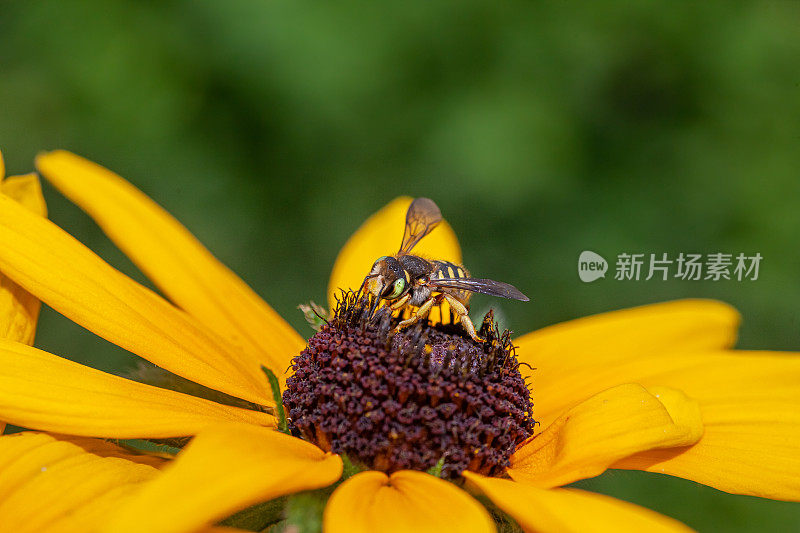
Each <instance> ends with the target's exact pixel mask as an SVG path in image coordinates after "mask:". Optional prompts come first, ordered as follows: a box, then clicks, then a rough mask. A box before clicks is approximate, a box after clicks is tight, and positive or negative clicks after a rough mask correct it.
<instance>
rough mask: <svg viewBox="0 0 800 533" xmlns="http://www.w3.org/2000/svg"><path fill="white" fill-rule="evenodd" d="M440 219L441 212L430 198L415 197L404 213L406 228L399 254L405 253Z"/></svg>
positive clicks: (431, 229)
mask: <svg viewBox="0 0 800 533" xmlns="http://www.w3.org/2000/svg"><path fill="white" fill-rule="evenodd" d="M441 221H442V213H441V211H439V208H438V207H437V205H436V203H434V201H433V200H431V199H430V198H416V199H415V200H414V201H413V202H411V205H410V206H409V207H408V212H407V213H406V230H405V233H404V234H403V243H402V244H401V245H400V252H399V255H403V254H407V253H408V252H410V251H411V249H412V248H414V246H416V245H417V243H418V242H419V241H420V240H421V239H422V238H423V237H424V236H425V235H427V234H428V233H430V232H431V231H433V228H435V227H436V226H437V225H438V224H439V222H441Z"/></svg>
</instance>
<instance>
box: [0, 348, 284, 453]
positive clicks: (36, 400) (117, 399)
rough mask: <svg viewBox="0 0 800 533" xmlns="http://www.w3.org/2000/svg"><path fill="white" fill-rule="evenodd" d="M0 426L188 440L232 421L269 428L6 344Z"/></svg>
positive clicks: (221, 408) (260, 419) (239, 412)
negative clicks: (203, 430) (0, 422)
mask: <svg viewBox="0 0 800 533" xmlns="http://www.w3.org/2000/svg"><path fill="white" fill-rule="evenodd" d="M0 419H2V420H5V421H6V422H9V423H12V424H16V425H19V426H24V427H29V428H34V429H41V430H46V431H55V432H60V433H69V434H72V435H87V436H99V437H116V438H135V437H153V438H155V437H175V436H181V435H193V434H195V433H197V432H198V431H199V430H201V429H202V428H204V427H206V426H208V425H210V424H214V423H219V422H220V421H231V420H235V421H246V422H249V423H252V424H265V425H274V418H273V417H272V416H270V415H267V414H266V413H261V412H256V411H249V410H246V409H240V408H236V407H229V406H225V405H220V404H218V403H215V402H211V401H208V400H203V399H201V398H195V397H194V396H189V395H186V394H181V393H178V392H174V391H170V390H166V389H160V388H157V387H152V386H150V385H145V384H143V383H136V382H134V381H130V380H127V379H124V378H121V377H118V376H112V375H111V374H106V373H104V372H100V371H99V370H95V369H92V368H89V367H86V366H83V365H80V364H78V363H75V362H72V361H69V360H67V359H63V358H61V357H57V356H55V355H53V354H49V353H47V352H43V351H41V350H37V349H36V348H31V347H30V346H25V345H23V344H20V343H15V342H10V341H3V340H0Z"/></svg>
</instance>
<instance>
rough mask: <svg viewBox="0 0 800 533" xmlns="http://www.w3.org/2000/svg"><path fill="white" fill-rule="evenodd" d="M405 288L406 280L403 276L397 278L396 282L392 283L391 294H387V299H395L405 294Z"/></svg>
mask: <svg viewBox="0 0 800 533" xmlns="http://www.w3.org/2000/svg"><path fill="white" fill-rule="evenodd" d="M405 288H406V280H404V279H403V278H398V279H396V280H395V282H394V283H393V284H392V292H391V294H389V296H386V299H387V300H394V299H395V298H397V297H398V296H400V295H401V294H403V289H405Z"/></svg>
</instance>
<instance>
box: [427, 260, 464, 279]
mask: <svg viewBox="0 0 800 533" xmlns="http://www.w3.org/2000/svg"><path fill="white" fill-rule="evenodd" d="M433 265H434V269H433V272H432V273H431V279H445V278H449V279H461V278H468V277H469V272H467V271H466V270H465V269H464V267H462V266H460V265H457V264H455V263H451V262H450V261H433Z"/></svg>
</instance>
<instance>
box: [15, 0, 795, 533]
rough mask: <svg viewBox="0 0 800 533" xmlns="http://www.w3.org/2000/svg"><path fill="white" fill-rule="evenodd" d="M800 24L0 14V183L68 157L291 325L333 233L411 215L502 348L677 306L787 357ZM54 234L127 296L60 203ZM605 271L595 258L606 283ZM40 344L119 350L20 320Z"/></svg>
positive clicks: (159, 8) (476, 6)
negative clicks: (483, 279) (497, 324)
mask: <svg viewBox="0 0 800 533" xmlns="http://www.w3.org/2000/svg"><path fill="white" fill-rule="evenodd" d="M798 20H800V3H797V2H788V1H787V2H774V3H766V2H765V3H740V2H706V3H702V4H701V3H673V2H635V1H615V2H604V3H602V5H601V4H599V3H579V4H572V3H550V4H533V3H525V4H519V5H513V6H511V5H505V4H499V3H497V4H495V3H483V2H469V1H466V2H465V1H461V2H457V3H456V2H453V3H436V4H432V3H430V2H421V1H418V2H403V3H398V4H387V5H378V4H375V3H368V2H363V3H350V2H338V3H335V4H323V3H316V4H306V3H284V2H245V1H220V0H217V1H207V0H203V1H165V2H153V1H150V2H133V1H128V2H108V1H99V0H95V1H60V2H56V1H50V2H40V1H31V2H9V1H5V2H0V68H2V70H1V71H0V109H2V112H0V148H2V150H3V152H4V155H5V158H6V163H7V166H8V168H9V171H10V172H12V173H21V172H26V171H30V170H31V169H32V162H33V157H34V156H35V154H36V153H37V152H38V151H40V150H46V149H53V148H67V149H70V150H72V151H75V152H77V153H79V154H81V155H84V156H86V157H89V158H90V159H93V160H95V161H97V162H99V163H102V164H104V165H105V166H107V167H109V168H111V169H113V170H115V171H117V172H118V173H120V174H121V175H123V176H125V177H126V178H128V179H129V180H131V181H132V182H133V183H134V184H136V185H137V186H138V187H140V188H141V189H143V190H144V191H145V192H146V193H147V194H149V195H150V196H151V197H153V198H154V199H156V200H157V201H158V202H159V203H161V204H162V205H163V206H165V207H166V208H167V209H168V210H169V211H170V212H171V213H173V214H174V215H175V216H176V217H177V218H178V219H180V220H181V221H182V222H184V223H185V224H186V225H187V226H188V227H189V228H190V229H191V230H192V231H193V232H194V233H195V234H196V235H197V236H198V237H199V238H200V239H201V240H202V241H203V242H204V243H205V244H206V245H207V246H208V247H209V248H210V249H211V250H212V251H213V252H214V253H215V254H216V255H217V256H218V257H219V258H220V259H222V260H223V261H224V262H225V263H227V264H228V265H230V266H231V267H232V268H233V269H234V270H235V271H236V272H238V273H239V274H241V275H242V276H243V277H244V279H246V280H247V281H248V282H249V283H250V284H251V285H252V286H253V287H254V288H255V289H256V290H257V291H258V292H259V293H260V294H262V295H263V296H264V297H265V298H266V299H267V300H268V301H269V302H270V303H271V304H272V305H273V306H274V307H275V308H276V309H277V310H278V311H279V312H280V313H281V314H283V315H284V316H286V317H288V319H289V320H290V322H291V323H292V324H294V325H295V326H296V327H297V328H298V329H299V331H301V332H302V333H303V334H305V335H308V334H309V333H310V332H311V330H310V329H309V328H308V327H307V326H306V324H305V322H304V320H303V319H302V316H301V314H300V313H299V312H298V311H297V310H296V306H297V304H298V303H301V302H306V301H308V300H311V299H314V300H316V301H318V302H323V301H324V291H325V288H326V285H327V277H328V273H329V269H330V267H331V265H332V262H333V260H334V258H335V257H336V254H337V252H338V250H339V247H340V246H341V245H342V244H343V243H344V241H345V240H346V238H347V237H348V236H349V234H350V233H351V232H352V231H353V230H354V229H355V228H356V227H357V226H358V225H359V224H360V223H361V221H362V220H363V219H364V218H365V217H367V216H368V215H369V214H370V213H372V212H373V211H375V210H376V209H378V208H379V207H381V206H382V205H384V204H385V203H386V202H387V201H389V200H390V199H392V198H393V197H395V196H397V195H401V194H407V195H414V196H421V195H425V196H430V197H431V198H434V199H435V200H436V201H437V202H438V203H439V205H440V206H441V208H442V211H443V213H444V215H445V217H446V218H447V219H448V220H449V221H450V222H451V224H452V225H453V226H454V227H455V229H456V231H457V232H458V234H459V236H460V238H461V242H462V245H463V249H464V259H465V262H466V264H467V265H468V267H469V268H470V269H471V270H472V271H473V272H474V273H476V274H480V275H485V276H487V277H493V278H495V279H500V280H507V281H510V282H513V283H514V284H516V285H518V286H519V287H520V288H522V289H523V290H524V291H525V292H526V293H528V294H529V295H531V296H532V297H533V302H531V303H528V304H521V303H513V302H506V301H497V300H494V301H490V300H489V299H488V298H480V297H478V298H476V299H475V301H474V305H473V310H474V311H475V312H476V313H475V314H476V315H477V314H478V313H480V312H482V311H485V310H486V309H487V308H488V306H489V305H493V306H495V307H498V308H499V309H500V312H501V316H502V318H503V321H504V323H505V324H506V325H507V326H508V327H509V328H511V329H513V330H515V331H517V332H519V333H524V332H526V331H528V330H530V329H533V328H538V327H541V326H544V325H547V324H551V323H553V322H557V321H560V320H564V319H569V318H574V317H578V316H582V315H586V314H591V313H596V312H601V311H606V310H611V309H617V308H621V307H625V306H631V305H638V304H643V303H648V302H656V301H661V300H668V299H674V298H682V297H687V296H701V297H712V298H719V299H722V300H725V301H727V302H730V303H732V304H733V305H735V306H736V307H738V308H739V309H740V310H741V312H742V313H743V315H744V324H743V327H742V330H741V341H740V346H741V347H744V348H768V349H800V333H798V323H799V320H800V314H799V313H798V310H797V302H798V300H799V299H800V276H799V275H798V273H799V272H800V269H798V266H799V265H798V253H797V229H798V227H800V209H799V207H800V179H798V169H799V168H800V150H799V149H798V147H799V145H800V120H798V118H799V117H800V113H798V111H800V98H798V96H799V95H800V72H798V67H799V66H800V62H798V59H800V32H798ZM46 194H47V199H48V202H49V205H50V209H51V217H52V219H54V220H55V221H56V222H57V223H59V224H60V225H61V226H63V227H64V228H66V229H67V230H68V231H70V232H71V233H73V234H74V235H76V236H77V237H78V238H80V239H81V240H82V241H83V242H85V243H87V244H88V245H89V246H90V247H92V248H93V249H94V250H95V251H97V252H99V253H100V254H101V255H102V256H103V257H105V258H107V259H108V260H109V261H111V262H112V263H113V264H114V265H116V266H118V267H119V268H121V269H122V270H124V271H125V272H127V273H130V274H131V275H133V276H134V277H136V278H137V279H139V280H142V281H144V280H143V278H142V276H141V275H140V274H139V273H138V272H137V271H136V270H135V269H134V268H133V266H132V265H131V263H130V262H129V261H127V260H126V259H125V258H124V257H123V256H122V255H121V254H120V253H119V252H118V251H117V250H116V249H115V248H114V247H113V246H112V245H111V244H110V243H109V241H108V240H107V239H105V238H104V236H103V235H102V234H101V232H100V231H99V230H98V229H97V227H96V226H95V225H94V224H93V223H92V222H91V221H90V220H89V219H88V218H87V217H85V216H84V215H83V214H82V213H81V212H80V211H79V210H78V209H77V208H75V207H74V206H72V205H70V204H68V203H67V202H66V201H65V200H64V199H63V198H61V197H60V196H58V194H57V193H55V192H54V191H53V190H52V189H50V188H48V189H47V190H46ZM585 249H589V250H594V251H596V252H599V253H601V254H603V255H605V256H606V258H607V259H609V260H610V261H612V262H613V260H614V257H615V256H616V255H617V254H618V253H621V252H637V253H638V252H640V253H651V252H652V253H662V252H668V253H670V254H671V255H676V254H677V253H679V252H701V253H710V252H728V253H734V254H736V253H739V252H745V253H747V254H752V253H755V252H759V253H761V254H762V256H763V257H764V259H763V261H762V265H761V272H760V277H759V279H758V280H757V281H742V282H738V281H719V282H710V281H709V282H690V281H679V280H672V281H661V280H651V281H638V282H637V281H626V282H623V281H615V280H614V279H613V276H609V277H607V278H606V279H604V280H598V281H597V282H595V283H592V284H585V283H582V282H581V281H579V279H578V276H577V272H576V262H577V257H578V254H579V253H580V252H581V251H582V250H585ZM612 268H613V265H612ZM38 345H39V346H41V347H42V348H44V349H47V350H50V351H54V352H55V353H59V354H63V355H65V356H68V357H70V358H73V359H75V360H79V361H82V362H87V363H89V364H91V365H93V366H96V367H99V368H102V369H105V370H112V371H119V370H120V369H124V368H127V367H130V366H131V364H132V361H133V359H132V357H131V356H130V355H129V354H127V353H126V352H124V351H122V350H120V349H118V348H115V347H113V346H111V345H109V344H108V343H105V342H104V341H101V340H99V339H97V338H96V337H94V336H93V335H91V334H88V333H86V332H85V331H83V330H81V329H80V328H78V327H76V326H74V325H73V324H71V323H69V322H68V321H67V320H65V319H63V318H61V317H60V316H58V315H57V314H56V313H54V312H53V311H51V310H45V311H44V312H43V314H42V319H41V324H40V331H39V337H38ZM580 486H581V487H584V488H589V489H592V490H597V491H601V492H605V493H608V494H612V495H615V496H619V497H622V498H625V499H627V500H630V501H634V502H637V503H640V504H642V505H646V506H648V507H651V508H653V509H657V510H659V511H661V512H664V513H666V514H668V515H670V516H673V517H676V518H678V519H680V520H683V521H684V522H686V523H687V524H689V525H691V526H693V527H695V528H697V529H699V530H701V531H726V530H729V531H767V530H776V531H777V530H797V529H798V528H800V506H798V505H796V504H787V503H780V502H771V501H765V500H759V499H756V498H748V497H741V496H729V495H725V494H723V493H720V492H717V491H715V490H713V489H710V488H707V487H703V486H700V485H697V484H694V483H692V482H688V481H683V480H676V479H672V478H667V477H663V476H657V475H649V474H641V473H633V472H609V473H607V474H605V475H603V476H601V477H600V478H598V479H594V480H590V481H586V482H582V483H580Z"/></svg>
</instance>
